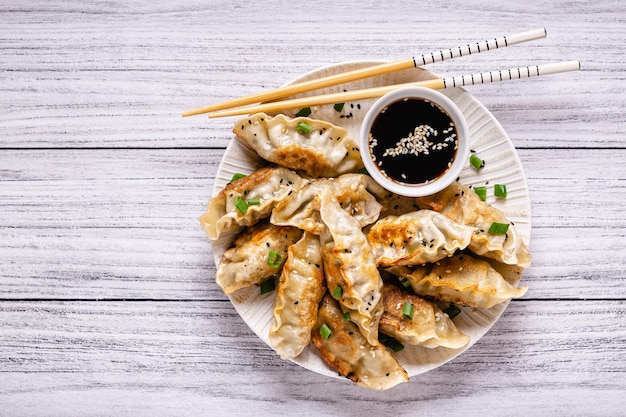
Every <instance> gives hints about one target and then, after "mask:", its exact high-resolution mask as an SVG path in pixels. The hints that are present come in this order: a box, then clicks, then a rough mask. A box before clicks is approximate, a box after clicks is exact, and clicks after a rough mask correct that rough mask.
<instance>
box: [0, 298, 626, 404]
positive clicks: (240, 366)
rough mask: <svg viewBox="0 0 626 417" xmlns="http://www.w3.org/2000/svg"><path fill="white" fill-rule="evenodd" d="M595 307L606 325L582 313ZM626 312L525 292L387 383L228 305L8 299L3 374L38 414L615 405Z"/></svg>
mask: <svg viewBox="0 0 626 417" xmlns="http://www.w3.org/2000/svg"><path fill="white" fill-rule="evenodd" d="M590 314H593V316H594V318H595V323H593V324H592V323H590V322H586V323H585V324H582V323H581V319H583V320H585V318H586V317H588V316H589V315H590ZM625 314H626V304H625V303H624V302H623V301H610V302H607V301H589V302H583V303H581V302H574V301H570V302H560V303H552V302H549V303H546V302H539V301H535V302H532V301H530V302H521V301H517V302H513V303H512V304H511V306H510V309H509V310H507V312H506V313H505V315H504V316H503V317H502V318H501V320H500V321H499V322H498V323H497V324H496V326H495V327H494V328H493V329H492V330H491V331H490V332H489V333H488V335H487V336H486V337H484V338H483V339H482V340H481V341H480V342H479V343H478V344H477V345H475V346H474V347H473V348H471V349H470V350H469V351H468V352H466V353H465V354H464V355H462V356H461V357H459V358H457V359H455V360H453V361H452V362H450V363H448V364H446V365H444V366H443V367H441V368H439V369H437V370H435V371H432V372H429V373H428V374H425V375H422V376H419V377H414V378H413V379H412V381H411V382H409V383H408V384H404V385H400V386H398V387H395V388H394V389H392V390H390V391H386V392H383V393H380V392H372V391H369V390H365V389H363V388H359V387H356V386H353V385H352V384H351V383H350V382H347V381H345V380H343V379H329V378H322V377H321V376H319V375H317V374H315V373H312V372H310V371H307V370H304V369H302V368H299V367H297V366H296V365H293V364H291V363H290V362H286V361H282V360H280V359H279V358H278V356H277V355H276V354H275V353H274V352H273V350H271V349H270V348H269V347H267V346H265V345H263V344H262V342H260V341H259V339H258V338H256V336H255V335H253V334H251V332H250V331H249V329H248V328H247V327H246V326H245V325H244V324H243V323H242V322H241V321H240V320H239V318H238V316H237V315H236V313H235V312H234V310H233V309H232V308H231V307H230V305H229V303H224V302H189V303H180V302H132V303H128V302H125V303H120V302H117V303H111V302H109V303H105V304H104V305H103V303H100V302H80V303H76V302H74V303H65V302H40V303H32V302H2V303H0V323H2V326H3V329H4V335H3V337H2V339H0V352H2V354H1V355H0V362H1V364H2V372H1V373H0V375H1V376H2V378H3V380H5V381H7V382H9V381H10V383H8V384H2V385H1V386H0V401H2V403H3V404H9V405H10V406H9V409H8V410H10V411H12V413H14V414H24V413H28V414H29V415H33V416H35V415H50V414H48V410H63V408H64V407H63V404H66V403H67V402H68V401H69V402H70V403H72V404H74V405H75V406H77V407H79V408H80V409H85V407H89V406H90V405H91V406H93V407H94V408H95V409H96V410H102V411H107V410H110V411H114V413H115V414H116V415H118V414H119V415H148V414H152V413H157V414H159V415H161V414H172V415H173V414H177V413H192V414H194V413H197V412H207V411H210V409H211V407H216V408H217V409H215V410H214V411H215V412H216V413H217V414H214V415H229V414H230V413H234V414H235V415H259V414H266V413H267V414H269V413H270V412H273V413H276V414H279V415H286V414H288V413H290V412H293V410H292V407H293V406H294V404H299V406H300V407H302V410H301V412H300V414H302V415H306V416H314V415H354V414H353V412H354V410H355V407H356V408H360V407H361V406H365V407H367V410H368V412H367V414H370V415H380V414H382V415H390V414H391V415H396V414H400V415H415V413H419V414H420V415H422V414H423V415H441V414H444V415H445V414H450V413H454V412H455V410H458V409H463V410H464V412H465V413H466V414H467V413H469V414H470V415H473V414H474V413H487V414H498V415H516V413H517V412H519V410H520V409H524V410H527V411H529V412H533V411H534V412H535V413H538V414H544V413H550V414H556V415H564V414H563V412H566V413H571V414H572V415H578V414H579V413H577V410H579V409H583V408H584V409H589V408H588V407H593V409H594V410H595V411H598V412H599V413H600V414H604V415H606V414H605V413H615V412H619V411H620V410H619V409H618V408H617V404H618V402H617V400H618V398H620V397H621V395H622V393H623V392H622V391H623V389H624V382H623V381H624V377H625V376H626V375H625V374H626V361H625V360H624V357H623V355H622V354H621V353H622V352H623V350H624V348H626V328H625V327H624V326H623V325H622V324H623V319H624V316H625ZM554 321H557V322H558V323H559V326H556V327H555V326H554V325H553V324H552V323H553V322H554ZM24 341H27V342H28V343H27V344H26V345H25V344H24ZM487 376H488V378H487V379H486V377H487ZM314 387H320V388H319V389H318V388H314ZM338 392H341V395H337V394H336V393H338ZM333 393H335V394H333ZM581 394H584V395H581ZM550 396H551V397H552V398H551V399H550V398H549V397H550ZM108 401H114V403H115V404H112V405H107V402H108ZM322 405H323V407H322ZM252 406H253V408H252ZM107 407H112V408H110V409H109V408H107ZM363 410H365V408H364V409H363ZM4 411H5V412H6V411H7V409H6V408H4ZM54 414H55V413H53V415H54ZM58 414H61V413H58ZM104 414H105V413H104Z"/></svg>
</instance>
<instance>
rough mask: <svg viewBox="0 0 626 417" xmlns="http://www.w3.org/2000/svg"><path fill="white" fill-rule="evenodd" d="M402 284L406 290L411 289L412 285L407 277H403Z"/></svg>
mask: <svg viewBox="0 0 626 417" xmlns="http://www.w3.org/2000/svg"><path fill="white" fill-rule="evenodd" d="M400 284H402V286H403V287H404V288H409V286H410V285H411V282H410V281H409V279H408V278H407V277H402V278H400Z"/></svg>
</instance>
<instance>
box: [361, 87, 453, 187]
mask: <svg viewBox="0 0 626 417" xmlns="http://www.w3.org/2000/svg"><path fill="white" fill-rule="evenodd" d="M369 148H370V154H371V155H372V159H373V161H374V164H375V165H376V166H377V167H378V169H379V170H380V171H381V172H382V174H383V175H385V176H386V177H388V178H389V179H391V180H393V181H396V182H400V183H404V184H423V183H427V182H430V181H433V180H435V179H437V178H438V177H440V176H442V175H444V174H445V173H446V171H447V170H448V169H449V168H450V166H451V165H452V161H454V158H455V156H456V152H457V148H458V137H457V130H456V126H455V125H454V123H453V121H452V119H451V118H450V116H449V115H448V114H447V113H446V112H445V110H444V109H442V108H441V107H439V106H438V105H437V104H435V103H432V102H430V101H428V100H422V99H411V98H408V99H403V100H399V101H396V102H394V103H392V104H390V105H389V106H387V107H385V108H384V109H383V110H382V111H381V112H380V114H379V115H378V116H377V117H376V119H375V120H374V124H373V125H372V129H371V130H370V134H369Z"/></svg>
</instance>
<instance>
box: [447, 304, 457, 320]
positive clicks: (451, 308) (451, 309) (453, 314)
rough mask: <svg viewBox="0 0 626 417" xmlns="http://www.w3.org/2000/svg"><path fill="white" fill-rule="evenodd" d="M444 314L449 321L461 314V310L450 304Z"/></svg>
mask: <svg viewBox="0 0 626 417" xmlns="http://www.w3.org/2000/svg"><path fill="white" fill-rule="evenodd" d="M443 312H444V313H446V314H447V315H448V317H450V318H451V319H453V318H455V317H456V316H458V315H459V314H460V313H461V309H460V308H458V307H457V306H455V305H454V304H450V306H449V307H448V308H446V309H445V310H443Z"/></svg>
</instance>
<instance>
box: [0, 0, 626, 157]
mask: <svg viewBox="0 0 626 417" xmlns="http://www.w3.org/2000/svg"><path fill="white" fill-rule="evenodd" d="M8 3H9V4H6V3H5V4H3V5H0V33H2V35H0V77H1V78H0V81H1V82H0V94H1V95H2V97H3V99H2V100H1V101H0V129H2V130H0V132H2V131H4V132H5V134H3V135H2V136H3V139H2V143H1V146H2V147H66V146H72V147H89V146H109V147H128V146H143V147H161V146H224V145H225V144H226V142H227V140H228V138H229V137H230V136H229V135H226V134H225V132H227V131H228V127H229V125H230V122H229V121H228V120H213V121H211V122H209V121H208V120H207V119H206V118H205V117H195V118H188V119H182V118H181V117H180V113H181V112H182V111H183V110H187V109H190V108H195V107H199V106H202V105H206V104H210V103H212V102H216V101H222V100H224V99H228V98H234V97H238V96H241V95H245V94H250V93H253V92H257V91H259V90H261V89H265V88H269V87H277V86H279V85H281V84H283V83H285V82H288V81H289V80H291V79H293V78H294V77H296V76H299V75H301V74H302V73H304V72H308V71H311V70H313V69H315V68H317V67H319V66H321V65H328V64H333V63H337V62H341V61H346V60H362V59H389V60H395V59H401V58H407V57H410V56H413V55H418V54H423V53H429V52H432V51H438V50H440V49H444V48H449V47H456V46H458V45H460V44H463V43H466V42H472V41H480V40H484V39H487V38H492V37H496V36H502V35H506V34H509V33H515V32H519V31H523V30H529V29H534V28H537V27H546V28H547V29H548V38H547V39H544V40H540V41H535V42H532V43H529V44H526V45H518V46H513V47H510V48H506V49H505V50H501V51H494V52H489V53H485V54H479V55H473V56H472V57H469V58H460V59H456V60H452V61H448V62H444V63H440V64H436V65H433V66H431V67H429V68H432V70H433V71H435V72H440V73H441V74H442V75H457V74H465V73H472V72H478V71H487V70H492V69H504V68H510V67H517V66H523V65H533V64H540V63H548V62H553V61H558V60H573V59H579V60H580V61H581V62H582V67H583V71H581V72H578V73H568V74H562V75H558V76H549V77H546V78H537V79H533V80H525V81H519V82H509V83H502V84H496V85H489V86H477V87H473V88H472V90H471V91H472V92H473V93H475V94H476V96H477V98H478V99H479V100H481V101H482V102H483V103H484V104H485V105H486V106H487V107H488V108H489V109H490V110H491V111H493V112H494V114H495V116H496V117H497V118H498V119H499V120H500V122H501V123H502V124H503V126H504V127H505V129H506V130H507V131H508V132H509V134H510V135H511V137H513V138H514V140H515V143H516V145H518V146H542V147H543V146H584V147H588V146H590V141H591V140H592V141H593V147H598V146H602V147H612V146H622V136H623V133H624V128H625V121H626V116H624V113H623V111H622V109H623V107H624V105H625V104H626V99H625V98H624V95H623V94H617V95H616V94H614V93H615V92H616V91H624V90H626V77H625V76H624V69H625V68H624V62H623V59H622V58H621V57H622V56H624V55H625V54H626V46H625V45H624V43H623V42H622V41H623V39H624V36H625V35H626V28H625V27H624V25H623V19H624V15H625V12H624V6H623V4H622V3H621V2H620V1H618V0H611V1H599V2H594V3H593V4H591V3H590V2H587V3H584V4H578V5H576V6H574V4H572V3H569V2H565V1H557V2H551V4H550V5H549V6H547V5H544V4H543V3H540V2H537V3H531V4H527V3H523V4H521V5H519V6H515V5H511V4H506V5H504V4H502V5H496V4H493V2H491V1H486V0H480V1H475V2H472V3H465V2H461V1H454V2H445V3H444V2H441V3H440V4H436V3H435V4H432V5H431V6H430V7H423V5H422V4H421V3H419V2H407V3H404V4H402V6H401V7H385V6H383V5H381V4H380V3H379V2H376V1H371V0H370V1H363V2H358V3H353V2H345V3H344V2H342V3H341V4H338V3H337V2H333V1H329V0H325V1H323V2H321V4H320V5H319V6H318V7H316V8H307V9H306V12H304V11H303V13H299V12H298V9H297V8H295V9H294V8H293V6H292V5H291V3H290V2H287V1H285V0H280V1H275V2H266V4H255V5H252V4H250V3H249V2H241V1H233V2H219V1H209V2H205V3H193V4H189V3H183V2H169V3H168V2H162V3H159V2H152V3H149V6H148V4H142V3H141V2H135V3H133V4H131V5H126V4H125V3H124V4H122V3H115V2H110V3H99V2H95V3H90V2H87V3H85V2H76V1H69V2H51V3H48V2H40V3H37V2H34V3H33V2H29V3H28V4H27V5H26V4H24V5H21V4H20V3H18V2H8ZM284 10H293V13H298V18H294V15H293V14H292V13H285V12H284ZM583 10H584V12H582V11H583ZM301 14H304V15H305V16H301ZM443 20H445V21H446V23H447V24H448V26H447V28H453V29H452V30H450V29H443V27H442V25H441V23H442V21H443ZM294 57H297V59H294ZM538 92H540V93H541V94H537V93H538ZM607 97H611V100H607V99H606V98H607ZM607 120H611V123H606V121H607ZM9 133H10V134H9Z"/></svg>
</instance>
